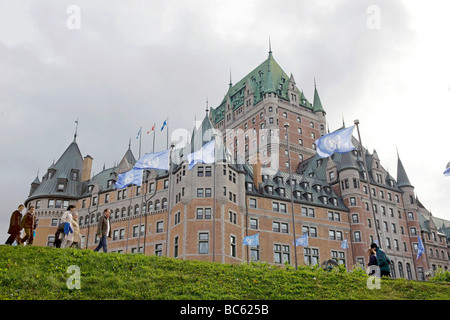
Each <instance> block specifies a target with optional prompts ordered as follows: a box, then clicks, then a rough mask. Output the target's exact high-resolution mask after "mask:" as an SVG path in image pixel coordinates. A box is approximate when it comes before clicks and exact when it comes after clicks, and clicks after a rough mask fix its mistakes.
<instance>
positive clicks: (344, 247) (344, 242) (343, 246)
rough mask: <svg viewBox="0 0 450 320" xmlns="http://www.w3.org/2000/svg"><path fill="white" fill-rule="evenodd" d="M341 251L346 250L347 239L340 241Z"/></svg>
mask: <svg viewBox="0 0 450 320" xmlns="http://www.w3.org/2000/svg"><path fill="white" fill-rule="evenodd" d="M341 249H344V250H346V249H348V240H347V239H345V240H344V241H342V243H341Z"/></svg>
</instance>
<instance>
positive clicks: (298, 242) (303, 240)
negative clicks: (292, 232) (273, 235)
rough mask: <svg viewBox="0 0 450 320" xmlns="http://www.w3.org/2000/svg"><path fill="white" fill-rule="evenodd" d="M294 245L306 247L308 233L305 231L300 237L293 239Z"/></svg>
mask: <svg viewBox="0 0 450 320" xmlns="http://www.w3.org/2000/svg"><path fill="white" fill-rule="evenodd" d="M295 246H296V247H297V246H303V247H307V246H308V234H307V233H305V234H304V235H302V236H301V237H300V238H298V239H296V240H295Z"/></svg>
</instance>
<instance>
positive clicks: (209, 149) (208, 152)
mask: <svg viewBox="0 0 450 320" xmlns="http://www.w3.org/2000/svg"><path fill="white" fill-rule="evenodd" d="M214 145H215V140H211V141H210V142H208V143H207V144H205V145H204V146H203V147H202V148H201V149H200V150H198V151H195V152H193V153H190V154H188V156H187V159H188V162H189V170H191V169H192V168H193V167H194V166H195V165H196V164H197V163H198V162H200V163H214V160H215V157H214Z"/></svg>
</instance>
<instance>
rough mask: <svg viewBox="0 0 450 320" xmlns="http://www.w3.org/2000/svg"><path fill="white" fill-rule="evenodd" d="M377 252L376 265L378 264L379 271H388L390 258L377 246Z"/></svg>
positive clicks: (389, 269)
mask: <svg viewBox="0 0 450 320" xmlns="http://www.w3.org/2000/svg"><path fill="white" fill-rule="evenodd" d="M375 251H376V253H377V260H378V265H379V266H380V270H381V271H386V272H390V271H391V268H390V267H389V263H391V259H389V257H388V256H387V255H386V253H384V251H383V250H381V249H380V248H379V247H377V248H376V249H375Z"/></svg>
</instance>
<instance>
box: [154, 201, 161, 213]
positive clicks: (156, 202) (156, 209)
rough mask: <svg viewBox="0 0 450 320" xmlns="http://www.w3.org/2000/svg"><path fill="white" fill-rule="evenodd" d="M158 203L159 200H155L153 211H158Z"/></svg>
mask: <svg viewBox="0 0 450 320" xmlns="http://www.w3.org/2000/svg"><path fill="white" fill-rule="evenodd" d="M159 205H160V203H159V200H156V201H155V211H158V210H159V209H160V208H159Z"/></svg>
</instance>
